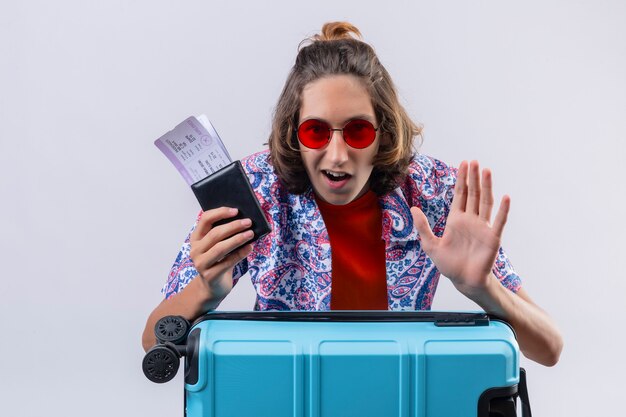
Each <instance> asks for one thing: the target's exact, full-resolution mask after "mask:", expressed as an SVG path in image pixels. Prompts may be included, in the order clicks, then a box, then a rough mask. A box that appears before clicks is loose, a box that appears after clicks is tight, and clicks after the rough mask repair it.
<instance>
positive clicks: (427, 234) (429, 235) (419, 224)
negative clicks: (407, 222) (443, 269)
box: [411, 207, 437, 252]
mask: <svg viewBox="0 0 626 417" xmlns="http://www.w3.org/2000/svg"><path fill="white" fill-rule="evenodd" d="M411 214H412V215H413V223H415V228H416V229H417V233H419V235H420V240H421V241H422V247H423V248H424V250H425V251H426V252H429V251H430V249H431V248H432V247H433V246H434V245H436V244H437V236H435V235H434V233H433V232H432V230H430V225H429V224H428V219H426V215H424V213H423V212H422V210H420V209H419V207H411Z"/></svg>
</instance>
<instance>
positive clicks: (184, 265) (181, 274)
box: [161, 212, 248, 299]
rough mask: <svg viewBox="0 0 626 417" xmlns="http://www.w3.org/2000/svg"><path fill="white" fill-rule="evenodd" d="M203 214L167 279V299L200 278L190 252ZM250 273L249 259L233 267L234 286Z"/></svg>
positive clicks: (164, 291) (165, 289) (189, 235)
mask: <svg viewBox="0 0 626 417" xmlns="http://www.w3.org/2000/svg"><path fill="white" fill-rule="evenodd" d="M201 215H202V212H200V214H198V218H197V219H196V222H195V223H194V225H193V227H192V228H191V230H190V231H189V233H188V234H187V237H186V238H185V241H184V242H183V244H182V246H181V248H180V250H179V251H178V256H176V260H175V261H174V264H173V265H172V268H171V269H170V273H169V275H168V277H167V282H166V283H165V285H164V286H163V288H161V293H162V294H163V295H164V297H165V298H166V299H168V298H170V297H171V296H173V295H175V294H178V293H179V292H181V291H182V290H183V289H184V288H185V287H186V286H187V284H189V283H190V282H191V280H192V279H194V278H195V277H196V276H198V271H197V270H196V267H195V266H194V264H193V261H192V260H191V257H190V256H189V251H190V250H191V243H190V238H191V233H193V231H194V230H195V229H196V226H197V224H198V220H199V219H200V216H201ZM247 271H248V261H247V259H245V258H244V259H243V260H241V261H240V262H238V263H237V264H235V266H234V267H233V286H234V285H235V284H237V281H238V280H239V278H241V277H242V276H243V275H244V274H245V273H246V272H247Z"/></svg>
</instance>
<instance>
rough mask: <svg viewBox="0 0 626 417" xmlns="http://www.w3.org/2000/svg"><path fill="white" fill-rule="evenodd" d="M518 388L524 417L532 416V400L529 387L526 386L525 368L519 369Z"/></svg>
mask: <svg viewBox="0 0 626 417" xmlns="http://www.w3.org/2000/svg"><path fill="white" fill-rule="evenodd" d="M518 390H519V391H518V393H519V400H520V403H521V404H522V417H532V412H531V411H530V401H529V400H528V387H527V386H526V370H525V369H524V368H520V370H519V385H518Z"/></svg>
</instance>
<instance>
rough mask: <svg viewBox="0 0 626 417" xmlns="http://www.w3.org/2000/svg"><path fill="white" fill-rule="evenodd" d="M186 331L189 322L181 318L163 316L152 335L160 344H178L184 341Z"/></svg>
mask: <svg viewBox="0 0 626 417" xmlns="http://www.w3.org/2000/svg"><path fill="white" fill-rule="evenodd" d="M188 331H189V322H188V321H187V320H185V318H183V317H181V316H165V317H163V318H161V319H160V320H159V321H157V323H156V325H155V326H154V334H155V336H156V338H157V340H158V341H159V342H160V343H167V342H170V343H174V344H178V343H180V342H182V341H183V340H185V337H187V332H188Z"/></svg>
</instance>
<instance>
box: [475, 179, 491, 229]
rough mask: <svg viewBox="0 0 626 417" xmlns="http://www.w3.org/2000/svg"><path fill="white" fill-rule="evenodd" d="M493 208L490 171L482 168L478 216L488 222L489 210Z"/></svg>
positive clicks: (489, 218)
mask: <svg viewBox="0 0 626 417" xmlns="http://www.w3.org/2000/svg"><path fill="white" fill-rule="evenodd" d="M492 209H493V188H492V185H491V171H490V170H488V169H483V174H482V192H481V193H480V208H479V209H478V211H479V213H480V218H481V219H483V220H485V221H487V222H489V221H490V220H491V210H492Z"/></svg>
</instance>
